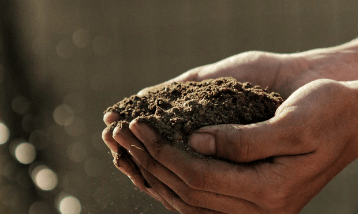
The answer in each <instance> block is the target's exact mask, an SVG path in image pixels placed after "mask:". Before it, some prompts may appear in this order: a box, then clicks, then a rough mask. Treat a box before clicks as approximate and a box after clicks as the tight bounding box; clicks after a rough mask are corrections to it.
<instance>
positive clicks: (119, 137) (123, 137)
mask: <svg viewBox="0 0 358 214" xmlns="http://www.w3.org/2000/svg"><path fill="white" fill-rule="evenodd" d="M124 124H126V123H124ZM131 135H132V136H133V134H132V132H131V130H130V129H129V128H128V126H126V125H123V124H122V125H117V126H116V128H115V129H114V130H113V137H114V138H115V139H116V142H119V143H120V144H122V146H121V148H127V149H129V148H130V146H129V145H136V148H140V146H141V145H140V142H139V143H137V144H133V142H132V141H134V140H135V139H131V138H130V137H128V136H131ZM133 137H134V136H133ZM143 149H144V148H143ZM130 160H131V166H130V170H131V172H132V173H128V175H129V176H130V175H132V176H133V175H137V174H138V172H137V171H138V170H139V168H138V165H139V164H138V163H135V161H134V160H132V158H130ZM124 164H126V165H128V163H124ZM115 165H116V164H115ZM124 173H125V174H126V172H124ZM139 174H140V175H141V176H142V174H141V172H139ZM130 178H131V177H130ZM132 182H133V183H134V184H135V185H136V186H137V187H139V188H140V189H142V188H143V185H144V186H145V187H146V188H145V192H147V193H148V194H149V195H151V196H152V197H153V198H155V199H157V200H158V201H161V202H162V203H163V204H164V206H165V207H166V208H167V209H169V210H173V211H175V210H176V209H174V208H173V207H172V206H170V204H168V203H167V202H166V201H165V200H164V199H163V198H162V197H161V196H160V195H159V194H158V193H156V191H155V190H154V189H153V188H152V187H151V186H150V184H149V183H148V182H147V181H146V180H145V179H143V180H140V179H139V181H137V180H132ZM142 183H143V185H142ZM137 184H138V185H137Z"/></svg>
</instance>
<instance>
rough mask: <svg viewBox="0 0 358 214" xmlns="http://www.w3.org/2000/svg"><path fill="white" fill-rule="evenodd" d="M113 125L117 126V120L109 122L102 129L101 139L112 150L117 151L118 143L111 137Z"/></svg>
mask: <svg viewBox="0 0 358 214" xmlns="http://www.w3.org/2000/svg"><path fill="white" fill-rule="evenodd" d="M115 126H117V122H113V123H111V124H110V125H109V126H107V127H106V128H105V129H104V130H103V131H102V140H103V141H104V143H105V144H106V145H107V147H108V148H109V149H110V150H111V151H112V152H114V153H117V152H118V150H119V147H120V145H119V144H118V143H117V142H116V141H115V140H114V139H113V137H112V135H113V129H114V127H115Z"/></svg>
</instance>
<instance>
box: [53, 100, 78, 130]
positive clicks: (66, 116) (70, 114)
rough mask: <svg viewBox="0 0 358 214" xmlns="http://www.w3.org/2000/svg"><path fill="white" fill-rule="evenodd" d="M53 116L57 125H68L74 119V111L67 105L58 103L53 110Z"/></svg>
mask: <svg viewBox="0 0 358 214" xmlns="http://www.w3.org/2000/svg"><path fill="white" fill-rule="evenodd" d="M53 118H54V120H55V122H56V123H57V124H58V125H60V126H68V125H71V123H72V122H73V120H74V119H75V113H74V111H73V110H72V108H71V107H69V106H67V105H60V106H58V107H57V108H56V109H55V111H54V112H53Z"/></svg>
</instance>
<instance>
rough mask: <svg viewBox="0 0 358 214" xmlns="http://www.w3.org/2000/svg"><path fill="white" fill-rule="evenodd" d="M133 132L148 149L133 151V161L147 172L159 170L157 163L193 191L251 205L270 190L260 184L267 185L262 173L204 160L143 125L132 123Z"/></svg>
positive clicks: (241, 166)
mask: <svg viewBox="0 0 358 214" xmlns="http://www.w3.org/2000/svg"><path fill="white" fill-rule="evenodd" d="M130 129H131V131H132V133H133V134H134V135H135V136H136V137H137V138H138V140H139V142H143V144H144V145H145V147H143V148H141V149H132V150H131V152H132V154H133V157H134V158H135V159H136V160H137V161H138V162H139V163H140V165H141V166H143V167H144V168H145V169H150V168H156V167H158V166H157V165H156V164H155V162H154V161H156V162H158V163H160V164H162V165H163V166H164V167H166V168H168V169H169V170H170V171H172V172H173V173H174V174H175V175H177V176H178V177H179V178H180V179H181V180H182V181H183V182H184V183H185V184H187V185H188V186H189V187H190V188H192V189H196V190H204V191H207V192H213V193H218V194H222V195H227V196H233V197H237V198H242V199H245V200H248V201H255V200H257V195H260V194H261V193H262V191H263V190H264V189H265V188H266V187H265V182H260V181H264V180H263V179H264V177H263V176H262V175H261V174H260V172H261V171H262V170H257V168H254V167H247V166H244V165H239V164H234V163H229V162H226V161H221V160H217V159H208V158H201V157H198V156H195V155H193V154H190V153H188V152H187V151H184V150H180V149H177V148H175V147H173V146H171V145H169V144H168V143H166V142H163V141H160V140H159V139H158V137H157V136H156V134H155V133H154V132H153V131H152V130H151V129H150V128H149V127H148V126H147V125H145V124H143V123H138V122H136V121H132V123H131V124H130ZM132 142H134V141H132ZM136 147H137V146H135V147H133V148H136ZM142 149H145V151H144V150H142ZM146 150H148V152H149V153H150V158H147V155H145V154H146V153H147V151H146ZM265 164H266V163H263V164H261V165H260V167H265ZM267 164H268V163H267ZM153 174H154V175H155V176H157V175H156V174H155V173H153Z"/></svg>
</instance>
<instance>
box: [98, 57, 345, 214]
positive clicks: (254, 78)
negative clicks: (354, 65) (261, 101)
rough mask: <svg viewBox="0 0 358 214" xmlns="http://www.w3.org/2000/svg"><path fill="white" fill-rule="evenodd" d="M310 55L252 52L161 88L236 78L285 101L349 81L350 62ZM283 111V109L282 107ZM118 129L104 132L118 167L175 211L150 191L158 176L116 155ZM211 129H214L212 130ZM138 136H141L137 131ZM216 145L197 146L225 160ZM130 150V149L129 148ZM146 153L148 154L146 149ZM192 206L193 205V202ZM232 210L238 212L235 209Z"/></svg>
mask: <svg viewBox="0 0 358 214" xmlns="http://www.w3.org/2000/svg"><path fill="white" fill-rule="evenodd" d="M311 52H312V51H311ZM311 52H307V53H305V54H303V53H300V54H274V53H267V52H260V51H250V52H246V53H242V54H238V55H235V56H233V57H230V58H227V59H224V60H222V61H219V62H217V63H214V64H210V65H205V66H201V67H198V68H195V69H192V70H190V71H188V72H186V73H184V74H182V75H180V76H179V77H176V78H174V79H172V80H169V81H167V82H165V83H162V84H160V85H158V86H162V85H163V84H168V83H169V82H172V81H179V82H180V81H200V80H203V79H208V78H217V77H222V76H232V77H234V78H236V79H237V80H238V81H242V82H244V81H249V82H252V83H253V84H258V85H261V86H262V87H264V88H265V87H268V88H269V90H272V91H276V92H279V93H280V94H281V95H282V96H283V97H284V98H287V97H288V96H289V95H291V94H292V93H293V92H294V91H295V90H296V89H297V88H299V87H301V86H303V85H305V84H306V83H308V82H311V81H313V80H315V79H320V78H331V79H337V80H346V79H349V78H350V72H349V71H350V70H349V69H347V68H349V67H350V66H349V65H348V64H347V63H345V62H346V61H345V60H341V59H339V63H337V62H336V61H337V59H336V57H337V55H335V58H333V59H332V57H326V55H325V54H322V53H321V52H319V51H316V52H313V53H311ZM332 64H334V66H332ZM336 73H340V74H343V76H340V77H337V76H336ZM158 86H154V87H158ZM151 89H153V87H150V88H146V89H143V90H142V91H140V92H139V93H138V94H143V93H145V92H146V91H147V90H151ZM286 103H288V102H287V101H286V102H285V103H284V104H285V105H286ZM285 105H282V106H285ZM281 109H283V107H282V108H281ZM281 115H282V113H281ZM116 120H118V115H117V114H116V113H107V114H106V115H105V116H104V121H105V123H106V124H107V125H109V124H110V123H112V122H113V121H116ZM267 123H268V122H265V123H261V124H254V125H251V126H248V127H245V128H244V127H242V130H247V131H249V130H251V129H250V128H249V127H256V126H257V127H261V128H262V131H264V132H266V131H268V130H265V127H266V126H265V124H267ZM134 124H135V123H134ZM289 125H290V123H289ZM134 127H136V125H132V129H133V128H134ZM144 127H145V126H144ZM233 127H234V126H233ZM217 128H218V129H223V128H228V127H223V126H222V127H221V128H219V127H217ZM137 129H138V127H137ZM143 129H144V130H145V128H143ZM119 130H120V129H115V131H114V132H113V130H109V129H105V130H104V131H103V139H104V141H105V142H106V144H107V145H108V147H109V148H110V149H111V150H112V152H113V154H114V157H115V159H116V160H117V161H116V163H120V166H119V165H118V164H116V165H117V168H118V169H120V170H121V171H122V172H124V173H125V174H127V175H128V176H130V177H131V179H132V181H133V182H134V183H135V184H136V185H137V186H138V187H140V189H142V190H143V191H146V192H147V193H148V194H150V195H152V196H153V197H155V198H156V199H158V200H160V201H162V202H163V204H164V205H165V206H166V207H167V208H168V209H171V210H174V207H173V206H172V205H170V204H168V202H167V201H170V200H168V199H164V198H163V197H162V196H161V195H159V194H158V193H157V192H156V191H155V190H154V188H152V187H151V188H147V187H148V185H145V184H146V180H148V181H149V180H151V181H153V180H155V179H156V178H155V176H153V175H152V174H150V173H149V172H148V171H147V170H146V169H144V168H143V167H141V165H140V164H138V163H136V161H135V159H133V157H131V156H130V155H128V154H126V153H125V155H122V156H118V155H116V153H117V152H118V150H121V146H118V143H119V144H123V143H124V142H125V141H126V140H124V139H123V138H121V136H122V134H120V133H124V132H123V131H119ZM147 130H148V129H147ZM203 130H204V129H203ZM203 130H201V131H203ZM208 130H211V129H210V128H209V129H208ZM228 130H230V129H228ZM240 130H241V129H238V132H240ZM127 132H128V131H126V133H127ZM129 132H130V131H129ZM148 132H149V130H148ZM199 132H200V131H199ZM137 133H138V131H137ZM218 133H219V132H218ZM131 135H133V134H132V133H131ZM153 136H154V135H153ZM194 136H195V135H194ZM194 136H193V137H192V139H195V138H194ZM247 136H248V135H247ZM130 139H132V138H130ZM134 139H136V141H138V139H137V138H135V137H134ZM203 139H204V138H203ZM127 141H128V142H130V141H131V140H127ZM128 142H127V144H128ZM192 142H194V141H192ZM198 142H199V141H198ZM132 143H133V142H132ZM129 144H131V143H129ZM138 145H141V142H140V141H138ZM203 145H204V144H203ZM142 146H143V145H142ZM193 146H195V145H193ZM217 146H218V147H217V148H216V147H215V150H214V152H215V153H210V152H212V151H211V150H210V149H208V148H210V147H202V148H200V147H197V149H198V150H199V151H201V152H202V153H203V154H208V155H213V156H217V157H220V158H224V159H225V157H223V156H222V155H221V153H220V152H219V151H220V145H219V144H218V145H217ZM262 146H263V147H267V146H266V145H262ZM223 147H224V146H223ZM138 148H140V147H138ZM143 148H144V146H143ZM227 148H229V147H227ZM127 149H128V150H129V148H127ZM266 149H268V150H270V148H266ZM250 150H251V149H250ZM143 151H146V149H145V148H144V150H143ZM230 151H234V150H230ZM230 151H228V152H229V153H230ZM183 155H186V154H183ZM227 156H229V157H231V156H233V155H229V154H227ZM243 157H244V156H243ZM152 159H153V158H152ZM227 159H228V160H230V158H227ZM153 160H154V159H153ZM242 160H245V158H242V157H241V160H235V159H233V161H242ZM248 160H249V159H247V160H246V161H248ZM157 163H158V161H157ZM213 164H214V165H215V164H216V163H213ZM138 165H139V167H138ZM162 166H163V168H166V167H164V165H162ZM166 169H168V168H166ZM169 171H170V170H169ZM245 171H247V169H245ZM143 176H144V177H146V179H144V177H143ZM158 182H159V183H160V185H159V184H158V185H159V186H161V189H163V188H164V187H166V190H167V191H168V192H169V193H168V194H167V196H166V198H167V197H168V196H171V198H172V199H171V200H173V196H174V195H175V194H173V193H170V192H171V191H172V190H171V189H170V188H168V186H165V184H163V183H162V182H161V181H160V180H158V179H156V183H158ZM163 185H164V186H163ZM188 192H190V191H188ZM188 194H191V193H188ZM215 194H216V193H215ZM174 198H175V199H177V201H179V202H178V203H180V204H183V200H182V199H181V198H180V197H179V196H176V197H174ZM189 198H192V197H189ZM235 200H236V199H235ZM186 201H187V200H186ZM223 201H229V202H232V201H231V200H227V198H226V197H224V198H223ZM198 203H199V202H198ZM184 204H185V205H186V206H185V207H186V209H190V208H188V207H187V205H188V203H184ZM189 204H193V202H191V203H189ZM194 204H195V203H194ZM213 204H215V203H214V202H213ZM223 204H225V203H219V205H218V206H220V205H223ZM236 204H240V203H236ZM179 207H182V206H179ZM189 207H191V208H192V207H193V206H189ZM228 207H230V206H228ZM252 207H255V206H253V205H252ZM232 209H233V210H235V206H234V208H232ZM250 209H251V208H250ZM252 209H254V210H255V209H256V208H252ZM213 210H220V209H218V208H215V209H213ZM196 211H197V210H196ZM189 213H190V212H189ZM229 213H235V212H234V211H233V212H229ZM243 213H245V212H243Z"/></svg>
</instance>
